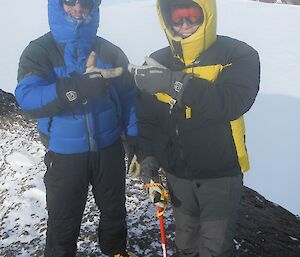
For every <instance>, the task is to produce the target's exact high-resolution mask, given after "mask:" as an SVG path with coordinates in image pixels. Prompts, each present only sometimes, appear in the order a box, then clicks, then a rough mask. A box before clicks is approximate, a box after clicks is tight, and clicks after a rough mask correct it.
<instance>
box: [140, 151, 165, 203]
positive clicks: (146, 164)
mask: <svg viewBox="0 0 300 257" xmlns="http://www.w3.org/2000/svg"><path fill="white" fill-rule="evenodd" d="M159 168H160V167H159V164H158V162H157V161H156V159H155V158H154V157H153V156H148V157H146V158H145V159H144V160H143V161H141V162H140V169H141V174H142V180H143V182H144V184H145V187H146V188H148V194H149V199H150V201H151V202H152V203H154V204H155V205H157V206H159V207H161V208H164V207H165V193H164V191H165V188H164V186H163V185H162V183H161V180H160V178H159V176H158V170H159Z"/></svg>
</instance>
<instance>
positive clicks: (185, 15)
mask: <svg viewBox="0 0 300 257" xmlns="http://www.w3.org/2000/svg"><path fill="white" fill-rule="evenodd" d="M171 21H172V23H173V25H175V26H182V25H183V23H184V22H186V23H187V24H188V25H196V24H201V23H202V21H203V11H202V9H201V8H199V7H188V8H174V9H173V10H171Z"/></svg>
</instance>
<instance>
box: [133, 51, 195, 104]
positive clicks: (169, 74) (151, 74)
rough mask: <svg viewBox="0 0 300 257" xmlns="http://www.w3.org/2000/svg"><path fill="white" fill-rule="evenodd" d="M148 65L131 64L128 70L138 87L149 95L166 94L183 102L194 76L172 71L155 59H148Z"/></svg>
mask: <svg viewBox="0 0 300 257" xmlns="http://www.w3.org/2000/svg"><path fill="white" fill-rule="evenodd" d="M145 60H146V65H144V66H136V65H132V64H129V65H128V70H129V71H130V72H131V73H132V74H133V75H134V79H135V83H136V85H137V87H138V88H139V89H140V90H141V91H143V92H146V93H148V94H152V95H153V94H156V93H165V94H168V95H169V96H171V97H172V98H173V99H175V100H176V101H177V102H179V103H180V102H181V98H182V94H183V91H184V88H185V87H186V85H187V82H188V81H189V79H190V78H192V74H189V73H184V72H182V71H171V70H169V69H167V68H166V67H165V66H163V65H161V64H160V63H158V62H157V61H155V60H154V59H152V58H150V57H146V58H145Z"/></svg>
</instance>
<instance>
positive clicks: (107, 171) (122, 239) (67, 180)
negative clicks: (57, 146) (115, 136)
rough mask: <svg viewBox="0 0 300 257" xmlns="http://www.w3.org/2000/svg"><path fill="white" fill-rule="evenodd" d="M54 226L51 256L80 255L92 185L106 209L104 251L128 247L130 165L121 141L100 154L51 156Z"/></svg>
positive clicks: (51, 217) (48, 177)
mask: <svg viewBox="0 0 300 257" xmlns="http://www.w3.org/2000/svg"><path fill="white" fill-rule="evenodd" d="M45 163H46V166H47V172H46V174H45V177H44V182H45V185H46V193H47V197H46V198H47V199H46V200H47V209H48V214H49V217H48V227H47V240H46V249H45V257H75V255H76V243H77V239H78V236H79V231H80V225H81V219H82V215H83V211H84V208H85V203H86V200H87V194H88V187H89V185H90V184H91V185H92V192H93V195H94V198H95V202H96V204H97V206H98V208H99V210H100V213H101V216H100V224H99V228H98V237H99V243H100V248H101V251H102V252H103V253H105V254H107V255H113V253H115V252H117V251H121V250H124V249H126V242H127V226H126V209H125V175H126V173H125V163H124V150H123V146H122V144H121V142H120V141H118V142H116V143H114V144H113V145H111V146H109V147H106V148H104V149H102V150H100V151H99V152H88V153H80V154H57V153H54V152H51V151H49V152H48V153H47V154H46V155H45Z"/></svg>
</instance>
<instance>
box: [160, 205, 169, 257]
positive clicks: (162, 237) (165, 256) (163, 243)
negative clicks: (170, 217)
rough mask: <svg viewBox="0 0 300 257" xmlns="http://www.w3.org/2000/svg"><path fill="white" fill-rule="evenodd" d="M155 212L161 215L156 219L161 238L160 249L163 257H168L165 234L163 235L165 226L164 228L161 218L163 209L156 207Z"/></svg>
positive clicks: (162, 218)
mask: <svg viewBox="0 0 300 257" xmlns="http://www.w3.org/2000/svg"><path fill="white" fill-rule="evenodd" d="M157 211H158V213H161V215H160V216H159V217H158V218H159V228H160V236H161V247H162V249H163V257H168V252H167V246H166V233H165V226H164V216H163V211H164V208H161V207H159V206H158V207H157Z"/></svg>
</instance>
